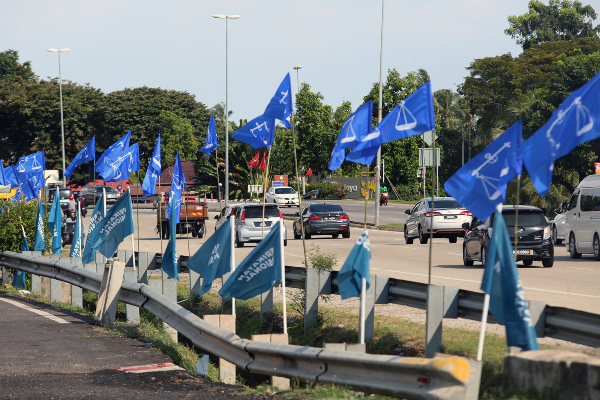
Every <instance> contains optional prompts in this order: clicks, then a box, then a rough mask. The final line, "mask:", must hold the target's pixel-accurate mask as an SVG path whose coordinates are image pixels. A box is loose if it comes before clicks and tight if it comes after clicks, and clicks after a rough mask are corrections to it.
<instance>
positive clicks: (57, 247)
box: [47, 190, 62, 255]
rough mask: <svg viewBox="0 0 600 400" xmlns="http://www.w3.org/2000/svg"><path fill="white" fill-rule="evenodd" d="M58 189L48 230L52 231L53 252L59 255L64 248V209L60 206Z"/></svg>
mask: <svg viewBox="0 0 600 400" xmlns="http://www.w3.org/2000/svg"><path fill="white" fill-rule="evenodd" d="M59 198H60V196H59V194H58V190H57V191H56V194H55V195H54V200H53V201H52V207H50V212H49V213H48V221H47V224H48V230H49V231H50V233H52V253H54V254H55V255H59V254H60V252H61V250H62V237H61V236H62V229H61V228H62V210H61V208H60V199H59Z"/></svg>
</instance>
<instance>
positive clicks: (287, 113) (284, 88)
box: [263, 73, 294, 128]
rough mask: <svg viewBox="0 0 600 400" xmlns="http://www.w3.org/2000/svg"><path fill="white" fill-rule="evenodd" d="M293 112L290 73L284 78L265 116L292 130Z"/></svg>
mask: <svg viewBox="0 0 600 400" xmlns="http://www.w3.org/2000/svg"><path fill="white" fill-rule="evenodd" d="M293 112H294V107H293V105H292V85H291V83H290V74H289V73H288V74H287V75H286V76H285V78H283V81H281V84H280V85H279V87H278V88H277V91H276V92H275V95H274V96H273V98H271V101H270V102H269V105H268V106H267V108H266V109H265V112H264V113H263V116H265V117H269V118H275V119H278V120H280V121H281V123H282V124H283V126H285V127H286V128H291V127H292V124H291V122H290V117H291V116H292V113H293Z"/></svg>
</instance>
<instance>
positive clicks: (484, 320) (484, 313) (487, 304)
mask: <svg viewBox="0 0 600 400" xmlns="http://www.w3.org/2000/svg"><path fill="white" fill-rule="evenodd" d="M489 308H490V295H489V294H487V293H486V294H485V297H484V298H483V311H482V314H481V330H480V331H479V344H478V345H477V361H481V357H482V355H483V342H484V339H485V327H486V325H487V317H488V310H489Z"/></svg>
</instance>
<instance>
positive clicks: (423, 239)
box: [419, 225, 429, 244]
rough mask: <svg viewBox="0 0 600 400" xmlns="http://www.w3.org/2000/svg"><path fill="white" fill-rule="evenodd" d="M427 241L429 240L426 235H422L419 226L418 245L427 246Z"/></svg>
mask: <svg viewBox="0 0 600 400" xmlns="http://www.w3.org/2000/svg"><path fill="white" fill-rule="evenodd" d="M428 240H429V237H428V236H426V235H423V229H421V225H419V243H421V244H427V241H428Z"/></svg>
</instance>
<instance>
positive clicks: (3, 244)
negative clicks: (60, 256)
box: [0, 199, 52, 253]
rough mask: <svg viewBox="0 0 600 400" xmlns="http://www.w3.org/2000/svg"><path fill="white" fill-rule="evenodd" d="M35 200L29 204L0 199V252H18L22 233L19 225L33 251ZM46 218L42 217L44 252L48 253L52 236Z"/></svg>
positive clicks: (21, 241) (21, 242)
mask: <svg viewBox="0 0 600 400" xmlns="http://www.w3.org/2000/svg"><path fill="white" fill-rule="evenodd" d="M37 204H38V202H37V200H32V201H30V202H28V203H27V202H25V201H24V200H23V201H12V199H11V200H2V199H0V251H14V252H17V253H18V252H20V251H21V245H22V244H23V231H22V230H21V225H23V227H24V228H25V234H26V235H27V241H28V242H29V246H30V248H31V249H32V250H33V241H34V237H35V216H36V213H37ZM47 218H48V216H47V215H45V216H44V237H45V240H46V250H47V251H50V248H51V245H52V235H51V234H50V231H49V230H48V227H47Z"/></svg>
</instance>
